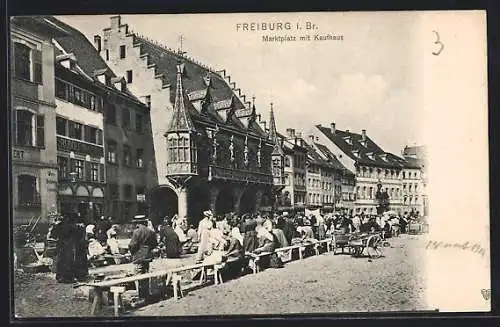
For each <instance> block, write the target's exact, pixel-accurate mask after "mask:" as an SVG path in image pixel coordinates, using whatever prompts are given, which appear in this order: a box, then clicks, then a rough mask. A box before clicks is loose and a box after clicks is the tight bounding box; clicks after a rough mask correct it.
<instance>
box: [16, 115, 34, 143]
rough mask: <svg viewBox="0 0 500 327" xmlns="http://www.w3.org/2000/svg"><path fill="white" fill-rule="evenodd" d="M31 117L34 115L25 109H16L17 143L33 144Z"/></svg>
mask: <svg viewBox="0 0 500 327" xmlns="http://www.w3.org/2000/svg"><path fill="white" fill-rule="evenodd" d="M33 118H34V115H33V113H31V112H30V111H27V110H17V112H16V119H17V125H16V129H17V134H16V136H17V144H18V145H26V146H32V145H33Z"/></svg>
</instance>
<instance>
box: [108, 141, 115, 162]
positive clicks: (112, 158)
mask: <svg viewBox="0 0 500 327" xmlns="http://www.w3.org/2000/svg"><path fill="white" fill-rule="evenodd" d="M116 153H117V149H116V142H115V141H108V162H109V163H112V164H116Z"/></svg>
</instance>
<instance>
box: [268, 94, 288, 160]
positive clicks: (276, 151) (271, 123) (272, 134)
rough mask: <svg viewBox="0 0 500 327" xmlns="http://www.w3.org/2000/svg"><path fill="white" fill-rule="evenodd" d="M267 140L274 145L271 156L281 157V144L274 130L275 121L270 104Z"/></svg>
mask: <svg viewBox="0 0 500 327" xmlns="http://www.w3.org/2000/svg"><path fill="white" fill-rule="evenodd" d="M269 138H270V139H271V141H272V142H273V143H274V149H273V154H277V155H283V154H284V153H283V148H282V147H281V142H280V140H278V131H277V130H276V121H275V120H274V111H273V104H272V103H271V112H270V116H269Z"/></svg>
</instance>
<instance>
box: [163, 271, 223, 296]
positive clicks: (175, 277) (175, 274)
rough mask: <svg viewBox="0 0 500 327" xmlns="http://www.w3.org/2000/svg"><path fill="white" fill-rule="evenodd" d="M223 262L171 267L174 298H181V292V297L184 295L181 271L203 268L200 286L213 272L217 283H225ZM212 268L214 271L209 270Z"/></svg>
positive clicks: (199, 281)
mask: <svg viewBox="0 0 500 327" xmlns="http://www.w3.org/2000/svg"><path fill="white" fill-rule="evenodd" d="M222 266H223V264H222V263H216V264H214V263H198V264H194V265H189V266H182V267H178V268H173V269H169V270H168V271H169V273H170V274H171V276H172V285H173V287H174V298H175V299H176V300H177V299H179V293H180V295H181V297H183V296H184V294H183V292H182V287H181V281H182V275H181V273H183V272H187V271H191V270H198V269H201V274H200V279H199V280H198V283H197V284H198V286H199V285H202V284H203V283H204V282H205V281H206V280H207V277H208V276H209V275H211V274H213V276H214V283H215V285H218V284H219V283H220V284H223V283H224V281H223V280H222V276H221V272H220V271H221V269H222ZM210 268H212V273H210V272H209V269H210Z"/></svg>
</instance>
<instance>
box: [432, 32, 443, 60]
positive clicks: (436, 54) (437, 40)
mask: <svg viewBox="0 0 500 327" xmlns="http://www.w3.org/2000/svg"><path fill="white" fill-rule="evenodd" d="M433 32H434V34H436V41H435V42H434V44H439V45H440V46H441V47H440V48H439V51H433V52H432V54H433V55H435V56H439V54H440V53H441V51H443V49H444V44H443V42H441V41H440V40H439V33H438V32H436V31H433Z"/></svg>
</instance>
